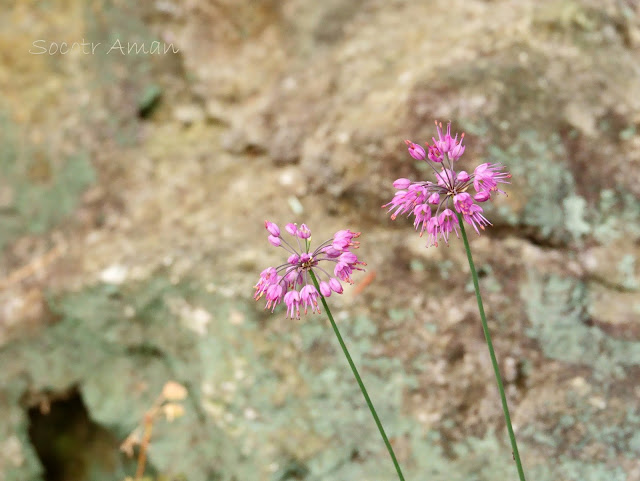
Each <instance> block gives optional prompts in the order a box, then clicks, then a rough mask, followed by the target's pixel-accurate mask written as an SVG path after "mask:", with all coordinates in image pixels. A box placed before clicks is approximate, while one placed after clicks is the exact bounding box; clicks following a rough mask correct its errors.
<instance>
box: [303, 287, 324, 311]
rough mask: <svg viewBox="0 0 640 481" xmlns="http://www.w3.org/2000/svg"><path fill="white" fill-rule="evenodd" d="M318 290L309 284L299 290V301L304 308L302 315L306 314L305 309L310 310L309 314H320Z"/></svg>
mask: <svg viewBox="0 0 640 481" xmlns="http://www.w3.org/2000/svg"><path fill="white" fill-rule="evenodd" d="M318 296H319V294H318V290H317V289H316V287H315V286H313V285H311V284H307V285H306V286H304V287H303V288H302V289H301V290H300V300H301V302H302V304H303V306H304V313H305V314H306V313H307V308H309V307H310V308H311V312H312V313H313V312H317V313H318V314H319V313H320V308H319V307H318V300H317V299H318Z"/></svg>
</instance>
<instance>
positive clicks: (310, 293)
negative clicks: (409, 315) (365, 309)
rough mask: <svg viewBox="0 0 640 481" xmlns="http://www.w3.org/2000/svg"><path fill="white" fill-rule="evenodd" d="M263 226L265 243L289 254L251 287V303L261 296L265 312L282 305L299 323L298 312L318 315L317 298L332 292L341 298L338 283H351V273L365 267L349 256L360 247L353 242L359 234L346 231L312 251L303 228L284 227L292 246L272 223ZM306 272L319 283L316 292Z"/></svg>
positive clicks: (307, 233)
mask: <svg viewBox="0 0 640 481" xmlns="http://www.w3.org/2000/svg"><path fill="white" fill-rule="evenodd" d="M264 225H265V228H266V229H267V231H268V232H269V236H268V240H269V243H271V244H272V245H274V246H276V247H282V248H283V249H285V250H286V251H287V252H288V253H289V256H288V258H287V261H286V262H285V263H284V264H281V265H280V266H278V267H267V268H266V269H265V270H263V271H262V273H261V274H260V278H259V279H258V283H257V284H256V285H255V286H254V288H255V290H256V291H255V294H254V296H253V297H254V299H255V300H258V299H260V298H262V297H263V296H264V297H265V298H266V300H267V303H266V306H265V309H271V312H273V310H274V309H275V307H276V306H277V305H278V304H280V303H281V302H283V301H284V303H285V305H286V306H287V316H288V317H291V318H297V319H299V318H300V313H301V312H303V313H304V314H306V313H307V312H308V311H309V310H311V312H312V313H313V312H317V313H319V312H320V307H319V305H318V299H319V297H320V295H322V296H324V297H329V296H330V295H331V293H332V292H335V293H336V294H342V291H343V289H342V284H341V282H340V281H344V282H348V283H352V280H351V274H352V273H353V271H362V270H364V269H363V268H362V267H360V266H364V265H366V264H365V263H364V262H361V261H359V260H358V256H356V255H355V254H354V253H353V252H351V249H357V248H358V246H359V244H360V243H359V242H358V241H355V240H354V239H356V238H358V237H359V236H360V232H353V231H351V230H348V229H346V230H341V231H338V232H336V233H335V234H334V236H333V237H332V238H331V239H328V240H326V241H324V242H323V243H322V244H320V245H319V246H318V247H317V248H316V249H315V250H313V251H312V250H311V230H310V229H309V227H307V225H306V224H302V225H300V227H298V225H297V224H287V225H286V226H285V230H286V231H287V232H288V233H289V234H290V235H291V236H293V237H294V238H295V242H292V243H289V242H287V241H286V240H285V239H283V238H282V237H281V234H280V228H279V227H278V226H277V225H276V224H274V223H273V222H268V221H266V222H265V224H264ZM295 245H297V248H296V247H295ZM329 264H333V266H330V265H329ZM310 271H313V273H314V275H315V276H316V278H317V279H318V281H319V286H320V292H318V289H316V287H315V285H314V284H313V281H312V280H311V276H310V275H309V272H310ZM330 272H331V273H332V274H330Z"/></svg>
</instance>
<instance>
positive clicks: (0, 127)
mask: <svg viewBox="0 0 640 481" xmlns="http://www.w3.org/2000/svg"><path fill="white" fill-rule="evenodd" d="M0 173H1V175H0V198H1V200H0V250H2V248H3V247H4V245H6V243H7V242H10V241H11V240H12V239H15V238H16V237H17V236H20V235H24V234H41V233H43V232H45V231H46V230H48V229H50V228H51V227H53V226H55V225H56V224H58V223H59V222H61V221H62V220H63V219H64V218H65V217H67V216H68V215H69V214H70V213H71V212H73V210H74V208H75V206H76V205H77V203H78V201H79V198H80V195H81V194H82V192H83V191H84V190H85V189H86V188H87V187H88V186H89V185H91V184H92V183H93V182H94V181H95V172H94V169H93V167H92V165H91V162H90V161H89V159H88V157H87V155H86V154H83V153H78V154H75V155H70V156H67V157H66V158H64V159H62V160H58V159H57V158H56V156H55V155H52V154H51V153H50V152H49V151H47V150H45V149H44V148H42V147H36V146H35V145H32V144H28V143H26V142H24V139H23V138H22V137H21V134H20V133H19V132H18V130H17V129H16V127H15V126H14V125H12V124H11V122H10V121H9V120H8V116H7V115H3V116H2V117H0Z"/></svg>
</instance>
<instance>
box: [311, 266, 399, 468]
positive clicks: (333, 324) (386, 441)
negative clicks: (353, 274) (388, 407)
mask: <svg viewBox="0 0 640 481" xmlns="http://www.w3.org/2000/svg"><path fill="white" fill-rule="evenodd" d="M309 276H310V277H311V280H312V281H313V284H314V285H315V287H316V289H317V290H318V291H319V290H320V286H319V285H318V280H317V279H316V276H315V274H314V273H313V271H312V270H310V271H309ZM320 301H321V302H322V305H323V306H324V310H325V311H326V313H327V317H328V318H329V322H331V327H332V328H333V332H335V334H336V337H337V338H338V342H339V343H340V347H341V348H342V352H343V353H344V356H345V357H346V358H347V362H348V363H349V367H351V371H352V372H353V376H354V377H355V378H356V381H357V382H358V386H360V391H362V395H363V396H364V400H365V401H366V402H367V406H369V411H371V415H372V416H373V419H374V421H375V422H376V426H378V431H380V436H382V440H383V441H384V444H385V446H386V447H387V451H389V455H390V456H391V460H392V461H393V465H394V467H395V468H396V472H397V473H398V478H399V479H400V481H404V476H403V475H402V470H401V469H400V463H398V459H397V458H396V455H395V453H394V451H393V447H392V446H391V443H390V442H389V438H388V437H387V434H386V433H385V431H384V428H383V427H382V422H380V418H379V417H378V413H377V412H376V408H375V407H373V402H372V401H371V398H370V397H369V393H368V392H367V388H366V387H365V386H364V383H363V382H362V378H361V377H360V374H359V373H358V369H357V368H356V365H355V363H354V362H353V359H352V358H351V355H350V354H349V350H348V349H347V346H346V344H345V343H344V340H343V339H342V336H341V335H340V330H339V329H338V325H337V324H336V322H335V321H334V320H333V316H332V315H331V311H330V310H329V305H328V304H327V301H326V300H325V298H324V296H323V295H322V294H320Z"/></svg>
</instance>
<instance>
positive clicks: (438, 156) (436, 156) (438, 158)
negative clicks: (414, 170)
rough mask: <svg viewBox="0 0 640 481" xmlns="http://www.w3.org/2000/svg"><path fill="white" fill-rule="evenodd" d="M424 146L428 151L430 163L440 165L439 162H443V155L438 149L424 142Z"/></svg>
mask: <svg viewBox="0 0 640 481" xmlns="http://www.w3.org/2000/svg"><path fill="white" fill-rule="evenodd" d="M425 145H426V146H427V147H428V149H429V160H431V161H432V162H437V163H440V162H443V161H444V155H443V153H442V152H441V151H440V149H438V147H437V146H436V145H429V144H428V143H426V142H425Z"/></svg>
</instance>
